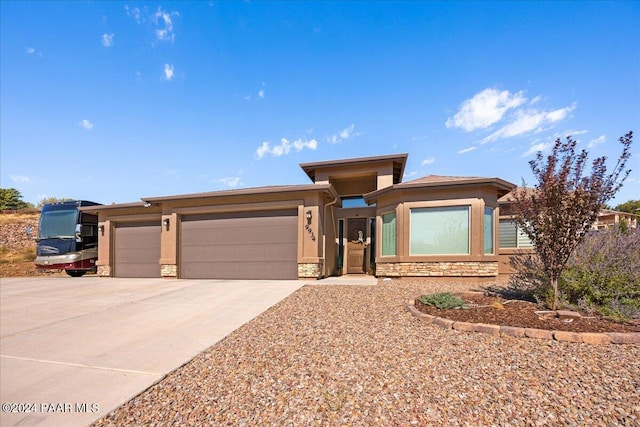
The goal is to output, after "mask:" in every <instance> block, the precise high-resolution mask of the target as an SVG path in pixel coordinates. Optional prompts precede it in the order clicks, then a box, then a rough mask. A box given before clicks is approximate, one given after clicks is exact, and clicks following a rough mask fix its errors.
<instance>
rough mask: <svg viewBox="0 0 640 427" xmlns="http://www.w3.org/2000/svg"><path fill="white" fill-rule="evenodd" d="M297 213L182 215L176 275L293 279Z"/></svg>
mask: <svg viewBox="0 0 640 427" xmlns="http://www.w3.org/2000/svg"><path fill="white" fill-rule="evenodd" d="M297 215H298V211H297V209H291V210H278V211H261V212H243V213H231V214H229V213H225V214H207V215H189V216H183V217H182V222H181V223H182V230H181V234H180V236H181V250H180V277H182V278H186V279H297V278H298V264H297V253H298V249H297V248H298V232H297V228H298V216H297Z"/></svg>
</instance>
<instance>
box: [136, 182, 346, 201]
mask: <svg viewBox="0 0 640 427" xmlns="http://www.w3.org/2000/svg"><path fill="white" fill-rule="evenodd" d="M313 191H320V192H326V193H330V194H331V195H332V196H335V197H338V194H337V193H336V191H335V190H334V188H333V186H332V185H331V184H306V185H278V186H269V187H252V188H241V189H237V190H222V191H211V192H206V193H193V194H181V195H177V196H161V197H145V198H143V199H142V200H143V202H148V203H162V202H170V201H180V200H193V199H215V198H220V197H235V196H256V195H269V194H282V193H296V192H313Z"/></svg>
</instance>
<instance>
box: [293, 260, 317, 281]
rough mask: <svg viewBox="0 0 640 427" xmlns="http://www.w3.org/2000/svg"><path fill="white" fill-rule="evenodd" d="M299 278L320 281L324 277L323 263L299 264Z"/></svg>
mask: <svg viewBox="0 0 640 427" xmlns="http://www.w3.org/2000/svg"><path fill="white" fill-rule="evenodd" d="M298 277H299V278H300V279H309V278H313V279H320V278H321V277H322V263H321V262H318V263H315V262H313V263H306V264H298Z"/></svg>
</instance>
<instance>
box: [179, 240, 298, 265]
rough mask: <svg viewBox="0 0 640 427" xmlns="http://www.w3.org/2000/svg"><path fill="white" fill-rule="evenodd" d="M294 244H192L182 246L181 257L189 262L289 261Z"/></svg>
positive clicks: (293, 250)
mask: <svg viewBox="0 0 640 427" xmlns="http://www.w3.org/2000/svg"><path fill="white" fill-rule="evenodd" d="M295 251H296V245H293V244H278V245H277V246H271V245H267V244H262V245H252V244H246V245H238V246H232V247H227V246H194V247H188V248H183V250H182V257H183V258H185V259H188V260H189V262H204V261H210V262H217V261H227V262H228V261H238V262H241V261H242V260H243V259H248V260H253V261H254V262H255V261H271V262H276V261H290V260H291V256H290V255H291V254H292V253H295Z"/></svg>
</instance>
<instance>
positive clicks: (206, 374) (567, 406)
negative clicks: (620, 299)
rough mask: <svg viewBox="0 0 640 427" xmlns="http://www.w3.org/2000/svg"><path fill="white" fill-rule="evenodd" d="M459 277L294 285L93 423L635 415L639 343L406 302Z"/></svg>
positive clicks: (485, 421)
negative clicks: (497, 323) (473, 317)
mask: <svg viewBox="0 0 640 427" xmlns="http://www.w3.org/2000/svg"><path fill="white" fill-rule="evenodd" d="M477 288H478V287H477V286H475V285H473V284H470V283H452V282H443V281H425V280H421V281H412V280H406V279H404V280H393V281H380V282H379V284H378V285H377V286H372V287H363V286H306V287H304V288H302V289H300V290H299V291H297V292H296V293H294V294H293V295H291V296H290V297H289V298H287V299H286V300H284V301H282V302H281V303H280V304H278V305H276V306H275V307H273V308H271V309H270V310H268V311H267V312H266V313H264V314H263V315H261V316H259V317H258V318H256V319H254V320H253V321H251V322H249V323H248V324H246V325H245V326H243V327H242V328H240V329H238V330H237V331H235V332H233V333H232V334H230V335H229V336H228V337H227V338H225V339H224V340H222V341H220V342H219V343H217V344H216V345H214V346H213V347H211V348H210V349H208V350H207V351H205V352H203V353H201V354H200V355H198V356H197V357H196V358H194V359H193V360H192V361H190V362H189V363H187V364H185V365H184V366H182V367H181V368H179V369H177V370H175V371H174V372H172V373H170V374H169V375H168V376H167V377H166V378H165V379H163V380H162V381H160V382H158V383H157V384H155V385H154V386H152V387H150V388H149V389H148V390H146V391H145V392H143V393H141V394H140V395H138V396H137V397H135V398H134V399H132V400H131V401H129V402H128V403H126V404H125V405H123V406H122V407H120V408H119V409H117V410H115V411H114V412H112V413H111V414H109V415H107V416H106V417H105V418H103V419H101V420H99V421H97V422H96V423H95V425H97V426H114V425H117V426H124V425H127V426H129V425H145V426H147V425H149V426H150V425H157V426H164V425H176V426H180V425H200V426H207V425H233V426H316V425H322V426H334V425H336V426H337V425H354V426H360V425H362V426H373V425H385V426H411V425H421V426H422V425H425V426H459V425H463V426H464V425H468V426H494V425H495V426H640V397H639V392H638V390H640V345H609V346H593V345H588V344H575V343H568V342H558V341H548V340H536V339H529V338H512V337H491V336H488V335H485V334H478V333H466V332H460V331H455V330H443V329H441V328H439V327H437V326H434V325H429V324H425V323H424V322H422V321H420V320H419V319H417V318H415V317H414V316H412V315H411V314H410V313H408V312H407V311H406V309H405V305H406V304H407V302H408V301H409V300H412V299H414V298H416V297H417V296H419V295H422V294H424V293H430V292H442V291H454V292H455V291H458V292H459V291H464V290H469V289H477Z"/></svg>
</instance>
